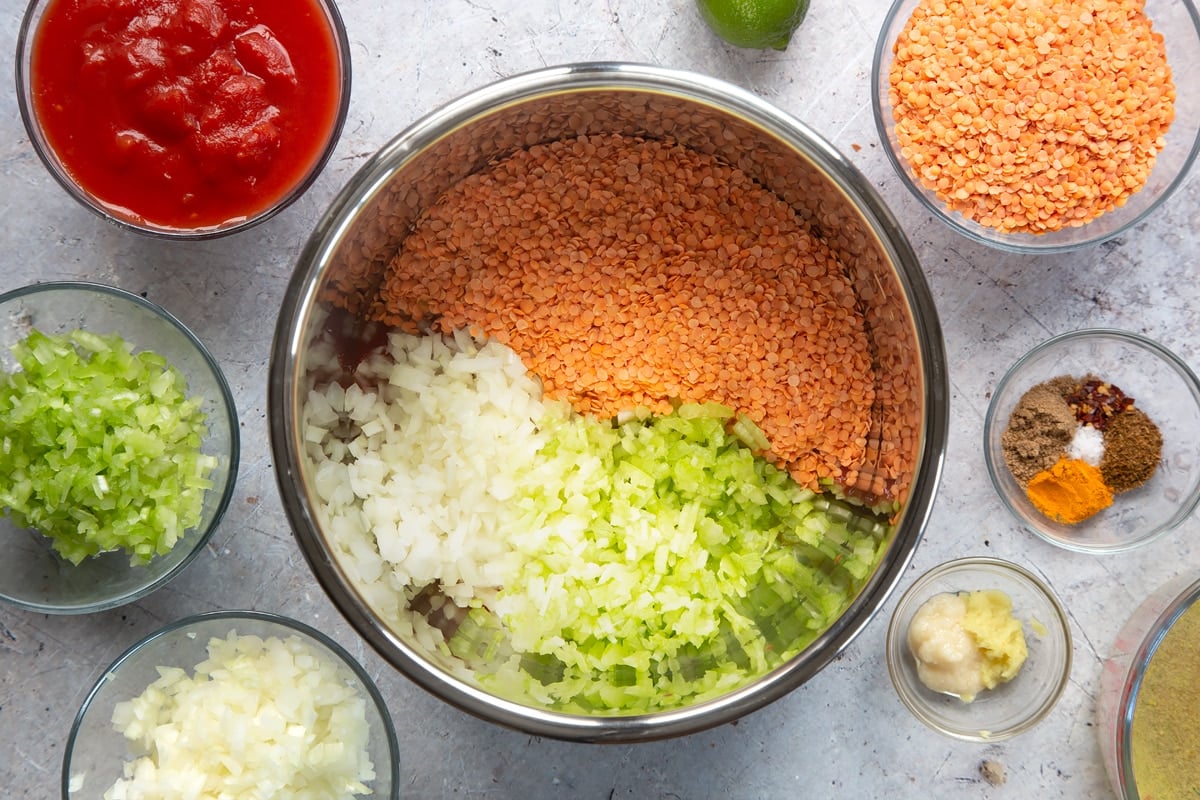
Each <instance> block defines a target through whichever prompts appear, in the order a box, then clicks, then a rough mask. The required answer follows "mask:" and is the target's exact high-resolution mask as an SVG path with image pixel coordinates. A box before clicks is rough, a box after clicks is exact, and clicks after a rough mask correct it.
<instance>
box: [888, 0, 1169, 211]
mask: <svg viewBox="0 0 1200 800" xmlns="http://www.w3.org/2000/svg"><path fill="white" fill-rule="evenodd" d="M894 52H895V60H894V61H893V64H892V68H891V71H890V73H889V92H888V95H889V99H890V101H891V105H892V109H893V117H894V119H895V122H896V128H895V131H896V138H897V140H898V142H899V146H900V153H901V156H902V157H903V158H904V159H905V160H906V161H907V162H908V163H909V165H910V166H911V167H912V170H913V172H914V173H915V175H916V176H917V178H918V179H919V180H920V182H921V183H922V184H923V185H924V186H925V187H926V188H927V189H929V190H930V191H932V192H934V193H935V194H936V195H937V196H938V197H939V198H941V199H942V200H943V201H944V202H945V203H946V204H947V205H948V206H949V207H950V208H951V209H952V210H955V211H958V212H960V213H962V214H963V216H965V217H967V218H968V219H972V220H974V221H976V222H978V223H979V224H981V225H985V226H988V227H992V228H996V229H999V230H1001V231H1006V232H1020V233H1034V234H1037V233H1045V232H1048V231H1055V230H1059V229H1061V228H1064V227H1070V226H1076V225H1082V224H1084V223H1086V222H1088V221H1089V220H1091V219H1094V218H1095V217H1097V216H1099V215H1100V214H1103V213H1105V212H1106V211H1110V210H1112V209H1113V208H1116V207H1118V206H1121V205H1123V204H1124V203H1125V201H1126V200H1127V199H1128V198H1129V196H1130V195H1131V194H1133V193H1134V192H1136V191H1138V190H1139V189H1140V188H1141V187H1142V186H1143V185H1144V184H1145V183H1146V180H1147V179H1148V178H1149V176H1150V171H1151V169H1152V168H1153V167H1154V161H1155V159H1156V157H1157V156H1158V153H1159V151H1160V150H1161V149H1162V147H1163V140H1164V137H1165V136H1166V132H1167V128H1168V127H1169V126H1170V124H1171V122H1172V120H1173V119H1174V115H1175V110H1174V109H1175V86H1174V83H1173V82H1172V77H1171V70H1170V67H1169V66H1168V64H1167V57H1166V50H1165V48H1164V46H1163V38H1162V35H1161V34H1159V33H1156V32H1155V31H1154V30H1153V28H1152V26H1151V23H1150V20H1149V19H1148V18H1147V17H1146V15H1145V14H1144V13H1143V10H1142V1H1141V0H921V2H920V3H919V4H918V5H917V7H916V9H915V10H914V11H913V15H912V17H911V18H910V19H909V21H908V23H907V25H906V26H905V28H904V30H903V31H902V32H901V34H900V36H899V38H898V39H897V41H896V44H895V47H894Z"/></svg>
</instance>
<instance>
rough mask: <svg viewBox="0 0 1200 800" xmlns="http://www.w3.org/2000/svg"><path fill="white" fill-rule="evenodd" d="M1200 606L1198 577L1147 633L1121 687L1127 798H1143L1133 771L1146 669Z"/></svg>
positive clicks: (1122, 784)
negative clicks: (1135, 731) (1137, 715)
mask: <svg viewBox="0 0 1200 800" xmlns="http://www.w3.org/2000/svg"><path fill="white" fill-rule="evenodd" d="M1198 605H1200V579H1197V580H1195V581H1193V582H1192V583H1190V584H1189V585H1188V586H1186V587H1185V588H1184V589H1183V590H1182V591H1180V592H1179V593H1177V594H1176V595H1175V596H1174V598H1173V599H1172V600H1171V601H1170V603H1169V604H1168V605H1167V607H1166V608H1164V609H1163V610H1162V611H1161V612H1160V613H1159V615H1158V617H1157V618H1156V619H1155V620H1154V622H1153V623H1152V624H1151V625H1150V628H1149V629H1148V630H1147V632H1146V633H1145V634H1144V635H1143V637H1142V641H1141V642H1140V644H1139V645H1138V648H1137V650H1136V651H1135V652H1134V655H1133V658H1132V659H1131V660H1130V662H1129V670H1128V674H1126V675H1125V679H1124V681H1123V685H1122V687H1121V696H1120V699H1119V700H1118V701H1117V706H1116V708H1117V712H1118V718H1117V725H1116V730H1117V752H1118V758H1117V764H1116V769H1117V780H1118V783H1119V785H1118V786H1117V787H1116V788H1117V789H1118V793H1119V794H1121V795H1122V797H1124V798H1125V800H1140V798H1141V794H1140V793H1139V792H1138V790H1137V777H1136V775H1135V773H1134V771H1133V749H1132V744H1133V715H1134V712H1135V711H1136V707H1137V701H1138V696H1139V695H1140V694H1141V691H1142V685H1143V683H1145V680H1146V671H1147V670H1148V669H1149V668H1150V664H1151V663H1152V662H1153V660H1154V656H1155V655H1156V654H1157V653H1158V648H1159V647H1160V646H1161V645H1162V643H1163V641H1164V640H1165V639H1166V638H1167V634H1169V633H1170V632H1171V629H1172V628H1173V627H1174V626H1175V623H1176V622H1178V621H1179V618H1180V617H1182V616H1183V615H1184V614H1186V613H1188V611H1190V610H1191V609H1192V608H1193V607H1194V606H1198Z"/></svg>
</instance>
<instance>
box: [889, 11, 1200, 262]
mask: <svg viewBox="0 0 1200 800" xmlns="http://www.w3.org/2000/svg"><path fill="white" fill-rule="evenodd" d="M1172 1H1173V2H1177V4H1178V5H1181V6H1182V7H1183V9H1184V10H1185V11H1186V12H1187V14H1188V16H1189V17H1191V20H1192V29H1193V32H1194V34H1195V36H1196V38H1197V39H1200V12H1198V11H1197V8H1196V5H1195V4H1194V3H1193V2H1192V0H1172ZM915 2H923V0H893V2H892V5H891V7H890V8H889V9H888V12H887V14H886V16H885V17H884V20H883V24H882V25H881V26H880V29H879V34H878V35H877V37H876V40H875V52H874V55H873V57H872V59H871V111H872V115H873V116H874V117H875V130H876V132H877V133H878V134H879V138H880V142H881V144H882V146H883V151H884V153H885V154H886V155H887V159H888V161H889V162H890V163H891V165H892V167H893V169H894V171H895V173H896V174H897V176H898V177H899V179H900V183H901V184H903V185H904V187H905V188H906V189H908V191H909V193H910V194H912V195H913V197H915V198H916V199H917V200H918V201H919V202H920V204H921V205H922V206H923V207H924V208H925V209H926V210H927V211H929V212H931V213H932V214H933V216H934V217H936V218H937V219H939V220H941V221H942V222H943V223H945V224H946V225H948V226H949V227H950V229H951V230H953V231H955V232H957V233H959V234H961V235H962V236H965V237H966V238H967V239H969V240H970V241H973V242H976V243H978V244H983V245H987V246H988V247H993V248H996V249H998V250H1002V251H1006V252H1010V253H1021V254H1051V253H1067V252H1071V251H1075V250H1082V249H1084V248H1088V247H1093V246H1095V245H1099V244H1102V243H1104V242H1107V241H1111V240H1112V239H1115V238H1117V237H1119V236H1123V235H1125V234H1126V233H1128V232H1129V231H1130V230H1132V229H1133V228H1135V227H1137V225H1139V224H1140V223H1142V222H1144V221H1145V220H1146V218H1147V217H1148V216H1149V215H1150V214H1152V213H1154V212H1155V211H1156V210H1157V209H1158V208H1159V207H1160V206H1162V204H1163V203H1165V202H1166V201H1167V199H1168V198H1170V197H1171V196H1172V195H1173V194H1174V193H1175V191H1176V190H1177V189H1179V187H1180V186H1182V185H1183V183H1184V181H1185V180H1187V178H1188V175H1189V173H1190V172H1191V168H1192V164H1193V163H1194V162H1195V160H1196V158H1197V156H1198V155H1200V129H1198V130H1197V134H1196V136H1195V137H1194V138H1193V140H1192V143H1191V146H1190V148H1189V149H1188V153H1187V156H1186V157H1185V158H1184V159H1183V161H1182V163H1181V164H1180V168H1179V171H1178V173H1177V174H1175V175H1174V176H1173V177H1172V178H1171V181H1170V182H1169V183H1168V184H1167V185H1166V187H1165V188H1164V189H1163V190H1162V192H1161V193H1160V194H1159V195H1158V196H1157V197H1156V198H1154V200H1152V201H1151V202H1150V203H1149V205H1147V206H1146V208H1144V209H1143V210H1142V211H1141V212H1140V213H1138V214H1137V216H1135V217H1133V218H1131V219H1129V220H1127V221H1126V222H1125V223H1123V224H1121V225H1119V226H1118V227H1116V228H1114V229H1113V230H1111V231H1108V232H1107V233H1100V234H1097V235H1094V236H1091V237H1088V238H1082V239H1079V240H1078V241H1071V242H1062V243H1050V244H1045V243H1042V242H1041V241H1040V240H1039V237H1042V236H1046V235H1047V234H1006V233H1003V232H1001V231H995V234H994V235H993V234H992V233H991V231H992V229H990V228H987V227H985V226H983V225H980V224H978V223H975V222H971V221H970V220H967V219H966V218H965V217H962V216H961V215H959V214H957V213H956V212H951V211H950V210H949V209H947V208H944V207H943V206H941V205H940V204H939V203H936V202H934V200H933V199H932V198H931V197H930V196H929V195H928V194H926V192H925V191H924V190H923V187H921V186H920V185H919V182H918V181H916V180H915V179H914V178H913V176H912V175H911V174H910V173H909V167H908V165H907V164H906V163H905V162H904V160H903V159H901V157H900V154H899V153H897V152H896V148H895V147H894V146H893V143H892V137H891V135H890V131H891V128H892V126H893V124H894V123H893V122H892V119H891V115H890V103H888V104H886V105H887V108H888V109H889V113H887V114H885V113H884V109H885V102H884V100H885V98H884V97H883V96H882V93H881V91H880V82H881V81H882V80H883V79H884V76H883V66H884V61H885V60H887V61H888V62H889V64H890V59H891V57H892V56H891V53H890V51H891V48H892V46H893V44H894V39H892V38H891V37H890V36H888V33H889V32H890V31H891V30H892V28H893V25H894V24H895V23H896V21H897V18H898V17H899V16H900V12H901V10H903V8H904V7H905V6H906V5H907V4H910V3H915ZM897 30H900V29H899V28H898V29H897ZM1115 210H1116V209H1112V210H1111V211H1115ZM1064 230H1065V229H1064ZM1076 230H1082V229H1076ZM1049 235H1053V234H1049Z"/></svg>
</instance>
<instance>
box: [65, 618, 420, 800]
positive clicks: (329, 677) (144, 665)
mask: <svg viewBox="0 0 1200 800" xmlns="http://www.w3.org/2000/svg"><path fill="white" fill-rule="evenodd" d="M235 634H236V637H237V640H238V642H239V644H241V645H244V647H242V648H240V649H237V650H236V655H232V653H233V652H234V651H235V648H233V647H230V646H228V645H227V644H226V643H223V642H216V643H215V647H214V640H227V639H228V638H229V637H231V636H233V635H235ZM250 637H257V638H256V639H253V638H250ZM293 639H295V640H296V641H292V640H293ZM271 640H275V641H271ZM281 645H287V648H286V651H285V649H284V647H283V646H281ZM306 658H312V659H315V660H316V662H315V663H316V664H317V665H318V666H314V665H313V662H309V661H306V660H305V659H306ZM203 662H208V663H207V664H206V666H205V667H204V668H203V669H200V670H198V669H197V665H200V664H201V663H203ZM239 662H240V665H239ZM218 665H220V666H224V667H226V668H228V669H229V671H228V672H226V673H224V674H223V675H222V674H218V673H216V672H215V670H214V669H213V667H216V666H218ZM164 667H167V668H173V669H175V670H181V671H182V674H180V675H179V677H181V678H184V681H183V682H181V683H180V684H177V685H176V686H175V687H163V685H162V684H161V683H160V684H159V686H160V687H161V688H160V690H159V695H158V699H159V701H160V702H159V704H158V705H157V706H155V705H150V704H147V706H145V707H143V710H148V713H156V714H157V717H156V718H157V721H158V722H159V723H161V724H162V727H163V728H164V729H165V730H170V729H171V728H172V727H176V728H179V729H180V731H179V732H180V734H181V735H180V738H179V742H178V744H177V747H176V750H175V752H176V753H181V752H186V753H190V754H194V752H195V748H196V747H197V746H199V747H203V746H204V744H205V743H204V742H202V741H198V738H199V735H198V734H197V731H199V730H201V729H202V727H203V725H204V724H205V723H211V724H212V726H213V728H215V729H216V730H217V731H219V733H217V734H216V736H217V737H218V738H217V739H216V740H215V741H213V742H212V744H211V747H212V748H213V749H223V748H225V747H229V748H230V750H235V749H236V750H237V752H240V753H243V754H246V756H245V757H246V761H245V762H244V763H243V764H242V767H243V768H246V769H253V765H254V764H257V763H258V762H257V760H256V759H255V758H254V756H255V755H261V754H262V753H263V749H265V748H268V747H273V748H274V752H276V753H277V754H282V755H279V756H278V757H277V761H276V763H278V764H283V763H285V760H286V759H287V758H294V757H298V756H299V755H300V754H301V751H299V750H297V747H298V746H297V745H296V744H295V743H294V741H293V742H291V743H289V742H288V741H285V740H284V739H281V738H280V737H279V736H277V735H275V734H274V733H272V732H271V731H270V730H269V729H268V731H267V732H266V733H265V734H262V735H261V738H259V735H258V732H259V731H262V730H263V728H264V727H267V726H268V725H269V724H278V725H288V726H289V727H290V726H292V725H295V726H297V727H301V726H306V725H307V726H310V727H309V731H310V732H311V733H310V735H311V736H314V737H319V736H322V735H325V736H328V734H322V733H320V732H319V731H321V730H328V729H330V728H331V729H332V730H333V731H335V732H337V733H346V732H347V731H350V732H352V733H353V734H355V735H361V733H362V729H363V728H364V727H365V730H366V741H365V742H363V743H362V746H363V748H364V751H365V752H364V753H363V754H364V755H365V756H366V757H367V758H369V759H370V761H371V764H372V766H373V769H374V777H373V778H370V779H367V780H364V781H363V783H365V784H366V786H367V787H368V789H370V790H371V793H370V794H359V795H356V796H359V797H379V798H395V797H399V747H398V744H397V741H396V731H395V729H394V727H393V724H392V718H391V715H390V714H389V713H388V709H387V706H386V704H385V703H384V700H383V697H382V696H381V695H380V694H379V690H378V688H376V686H375V684H374V682H373V681H372V680H371V678H370V676H369V675H367V673H366V671H365V670H364V669H363V668H362V666H361V665H360V664H358V662H356V661H355V660H354V659H353V658H352V657H351V656H350V654H349V653H347V652H346V651H345V650H344V649H343V648H342V647H341V646H340V645H338V644H337V643H336V642H334V641H333V640H332V639H330V638H329V637H328V636H326V635H325V634H323V633H321V632H320V631H317V630H314V629H313V628H311V627H309V626H308V625H305V624H303V623H301V622H297V621H296V620H293V619H288V618H286V617H282V616H278V615H275V614H268V613H262V612H257V611H218V612H212V613H208V614H199V615H197V616H193V617H188V618H186V619H182V620H179V621H178V622H174V623H172V624H170V625H167V626H166V627H164V628H161V629H160V630H158V631H155V632H154V633H152V634H150V635H149V636H147V637H146V638H145V639H143V640H142V641H140V642H138V643H137V644H135V645H134V646H133V647H131V648H129V650H127V651H125V653H124V654H123V655H122V656H121V657H120V658H118V659H117V660H116V661H114V662H113V663H112V666H110V667H109V668H108V669H106V670H105V671H104V674H103V675H102V676H101V677H100V679H99V681H97V683H96V685H95V686H94V687H93V688H92V690H91V692H89V693H88V695H87V698H86V699H85V700H84V701H83V705H82V706H81V707H80V709H79V713H78V714H77V715H76V716H75V722H74V724H73V725H72V726H71V733H70V736H69V737H68V739H67V746H66V751H65V753H64V756H63V772H62V797H63V800H91V798H96V799H97V800H98V798H100V797H101V796H102V795H103V794H104V792H105V791H106V790H107V789H108V788H109V787H110V786H113V784H114V783H115V782H116V781H117V780H118V779H122V778H123V777H128V776H127V775H126V773H125V772H124V769H125V764H126V762H127V761H133V760H134V759H141V758H147V759H149V760H150V761H152V762H154V763H155V764H156V766H158V767H160V768H163V769H164V774H165V773H166V772H167V771H168V770H170V767H169V766H167V764H168V762H167V760H166V759H165V758H164V759H159V758H157V751H154V750H152V749H151V748H148V747H144V746H143V743H142V742H137V743H134V742H133V741H127V740H126V738H125V736H123V735H122V732H121V729H120V728H119V727H118V726H117V724H116V723H114V721H113V719H114V717H113V714H114V711H116V710H117V708H118V704H121V703H124V702H127V701H131V700H133V699H134V698H136V697H138V696H140V695H143V693H146V694H151V693H149V692H147V687H149V686H150V685H151V684H152V683H154V682H155V681H158V680H159V676H160V674H161V673H162V668H164ZM246 667H249V668H251V669H253V670H254V672H255V675H266V674H270V672H272V671H273V672H274V673H275V675H274V677H277V678H278V679H279V681H280V683H279V684H278V685H279V686H280V689H279V691H278V693H276V692H275V688H276V686H275V685H273V684H269V683H266V682H265V681H263V682H261V683H260V682H259V681H258V680H257V679H256V678H255V677H250V678H249V679H247V678H246V677H245V676H244V672H245V669H246ZM176 674H179V673H176ZM239 674H241V675H242V679H241V680H230V679H228V676H229V675H239ZM341 686H344V687H347V688H348V689H349V690H350V693H349V694H347V695H346V696H345V697H331V695H332V694H333V693H343V690H341V689H340V688H339V687H341ZM314 687H315V688H319V689H321V690H322V692H327V693H329V694H324V695H321V694H318V695H315V696H310V697H304V696H303V695H302V691H303V690H304V689H306V688H308V689H311V688H314ZM289 695H291V697H290V698H289ZM168 698H169V699H170V700H171V702H169V703H168V702H167V699H168ZM335 701H336V702H335ZM217 703H225V704H226V706H225V707H224V708H223V716H221V717H219V721H218V715H217V714H215V713H214V714H212V715H208V714H206V713H205V711H204V709H205V708H206V707H208V706H210V705H212V704H217ZM360 703H361V706H360ZM252 704H253V705H252ZM289 704H290V706H289ZM360 708H361V714H360V713H359V712H360ZM185 719H186V721H187V726H184V725H182V722H183V721H184V720H185ZM323 726H326V727H323ZM235 734H237V735H241V736H243V737H244V738H243V741H242V742H241V744H240V745H234V744H233V743H232V737H233V736H234V735H235ZM302 735H303V734H302ZM225 736H229V737H230V738H229V739H226V738H224V737H225ZM322 743H324V744H326V746H327V747H328V746H329V745H343V746H344V745H350V746H351V747H354V748H355V750H356V755H357V754H358V753H357V748H358V743H356V742H354V741H353V740H346V741H329V739H328V738H326V739H325V740H324V741H323V742H322V741H316V742H315V744H313V745H312V746H311V747H309V749H308V750H307V751H306V752H307V755H308V756H309V759H308V766H309V768H310V769H311V770H313V771H315V770H316V766H315V765H316V763H317V762H316V760H315V758H316V756H315V754H317V753H318V749H319V748H320V747H321V744H322ZM172 763H174V764H175V765H176V766H178V765H179V764H180V763H187V758H186V756H177V757H176V759H175V760H174V761H173V762H172ZM200 763H203V758H202V757H201V759H200ZM361 763H362V762H361V761H358V760H355V761H354V762H353V766H347V765H344V764H343V765H338V767H337V768H339V769H341V770H342V771H341V772H340V773H338V774H341V775H346V774H347V772H346V770H351V769H353V770H354V771H353V772H352V773H350V774H349V777H350V778H352V779H353V778H355V777H358V776H364V774H363V772H361V771H359V770H358V769H357V767H358V766H360V765H361ZM174 774H176V775H178V773H177V772H174ZM272 777H273V778H277V779H279V780H281V781H290V780H291V776H290V775H279V774H278V773H276V774H274V775H273V776H272ZM364 777H365V776H364ZM210 788H211V787H210ZM222 796H226V795H224V794H222ZM228 796H236V792H234V793H233V794H230V795H228ZM272 796H276V795H272ZM330 796H333V795H330ZM339 796H340V795H339ZM346 796H349V795H346Z"/></svg>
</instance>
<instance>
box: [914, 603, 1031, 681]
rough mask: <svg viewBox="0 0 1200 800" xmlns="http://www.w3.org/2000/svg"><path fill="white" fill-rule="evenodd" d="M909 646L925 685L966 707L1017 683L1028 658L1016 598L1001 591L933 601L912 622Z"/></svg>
mask: <svg viewBox="0 0 1200 800" xmlns="http://www.w3.org/2000/svg"><path fill="white" fill-rule="evenodd" d="M908 646H909V649H910V650H911V651H912V654H913V657H914V658H915V659H916V662H917V676H918V677H919V678H920V679H921V683H923V684H925V686H926V687H928V688H929V689H931V690H932V691H935V692H943V693H946V694H953V695H957V696H958V697H959V698H960V699H961V700H962V701H963V702H965V703H970V702H972V701H973V700H974V699H975V697H976V696H977V695H978V694H979V693H980V692H981V691H983V690H985V689H994V688H996V686H998V685H1000V684H1001V683H1006V682H1008V681H1011V680H1012V679H1013V678H1015V677H1016V676H1017V673H1018V672H1019V671H1020V669H1021V667H1022V665H1023V664H1024V663H1025V659H1026V657H1027V656H1028V653H1029V651H1028V648H1027V646H1026V644H1025V632H1024V630H1023V628H1022V626H1021V622H1020V620H1018V619H1016V618H1015V617H1014V616H1013V613H1012V599H1011V598H1010V597H1009V596H1008V595H1007V594H1005V593H1004V592H1002V591H1000V590H998V589H986V590H981V591H975V592H969V593H967V592H959V593H954V594H951V593H948V592H947V593H942V594H937V595H934V596H933V597H931V598H929V599H928V600H926V601H925V603H924V604H923V605H922V606H921V608H920V609H918V610H917V613H916V615H915V616H914V617H913V619H912V622H911V623H909V626H908Z"/></svg>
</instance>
